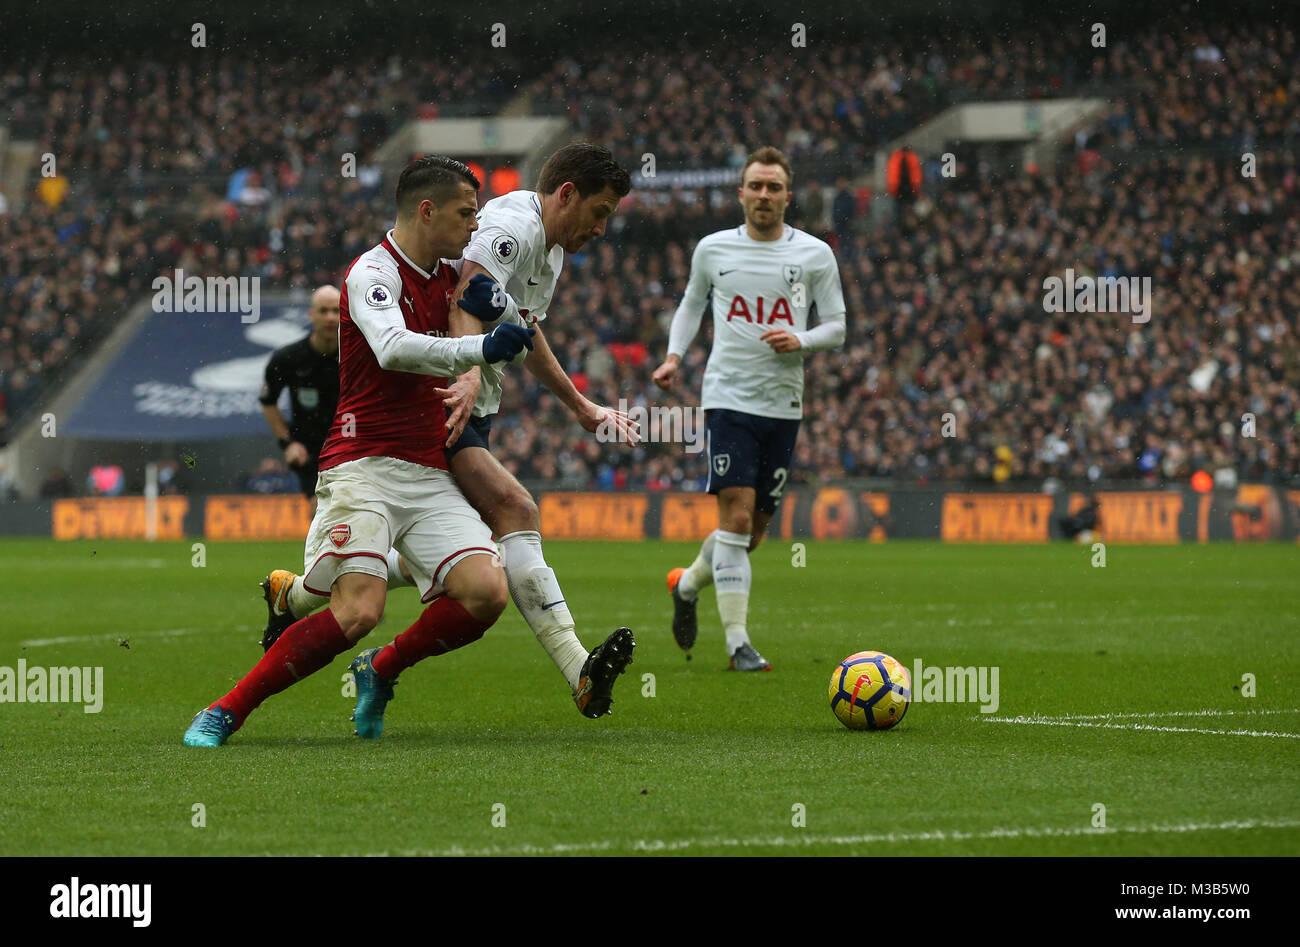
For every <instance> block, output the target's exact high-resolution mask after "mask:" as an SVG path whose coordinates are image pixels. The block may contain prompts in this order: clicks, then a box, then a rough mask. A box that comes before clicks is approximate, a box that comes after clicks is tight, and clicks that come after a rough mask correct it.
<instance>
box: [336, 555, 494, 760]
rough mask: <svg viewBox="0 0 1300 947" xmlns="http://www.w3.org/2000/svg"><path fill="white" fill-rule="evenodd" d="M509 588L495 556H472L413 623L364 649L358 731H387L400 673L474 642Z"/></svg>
mask: <svg viewBox="0 0 1300 947" xmlns="http://www.w3.org/2000/svg"><path fill="white" fill-rule="evenodd" d="M508 600H509V594H508V593H507V591H506V582H505V577H504V576H503V575H502V572H501V569H500V568H499V567H498V566H497V564H496V561H495V558H494V557H492V556H488V555H475V556H468V557H466V558H464V559H462V560H460V561H459V562H457V563H456V564H455V565H454V566H452V567H451V569H450V570H449V571H448V573H447V576H446V578H445V579H444V580H443V592H442V594H441V595H438V596H437V597H436V598H434V600H433V602H432V603H430V604H429V606H428V607H427V608H426V609H425V610H424V611H423V612H422V613H421V614H420V617H419V618H417V619H416V620H415V623H414V624H413V625H411V627H410V628H408V629H406V631H404V632H402V633H401V634H400V635H398V636H397V637H396V638H395V639H394V640H393V642H392V643H391V644H389V645H387V646H386V647H383V648H371V649H369V650H367V651H362V652H361V653H360V654H359V655H357V656H356V658H355V659H354V660H353V661H352V665H351V668H350V670H351V671H352V674H353V678H354V680H355V681H356V686H357V705H356V709H355V710H354V711H353V714H352V720H353V723H355V724H356V733H357V736H359V737H364V738H366V739H375V738H377V737H379V736H381V735H382V734H383V732H384V710H385V708H386V707H387V706H388V702H389V701H390V700H392V699H393V686H394V685H395V684H396V683H397V675H398V674H400V673H401V672H402V671H404V670H406V669H407V668H408V667H410V666H411V665H413V664H415V663H416V662H417V661H421V660H423V659H424V658H428V657H433V656H435V655H439V654H446V653H447V652H448V651H455V650H456V649H457V648H463V647H465V645H468V644H472V643H473V642H475V641H477V640H478V639H479V638H481V637H483V633H484V632H485V631H487V629H488V628H490V627H492V624H493V623H494V622H495V621H496V620H497V618H498V617H499V616H500V615H501V613H502V612H503V611H504V610H505V607H506V602H507V601H508Z"/></svg>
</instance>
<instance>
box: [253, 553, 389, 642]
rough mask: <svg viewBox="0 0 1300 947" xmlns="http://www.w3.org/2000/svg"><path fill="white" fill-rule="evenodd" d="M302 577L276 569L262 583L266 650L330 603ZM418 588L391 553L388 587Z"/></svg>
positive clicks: (285, 570)
mask: <svg viewBox="0 0 1300 947" xmlns="http://www.w3.org/2000/svg"><path fill="white" fill-rule="evenodd" d="M302 578H303V577H302V576H300V575H298V574H297V573H294V572H290V571H289V570H288V569H273V570H272V571H271V572H270V573H269V574H268V575H267V576H266V578H264V579H263V580H262V581H261V583H260V588H261V589H262V600H263V601H264V602H266V627H265V628H264V629H262V650H263V651H267V650H269V649H270V647H271V645H273V644H275V641H276V639H277V638H279V637H280V635H282V634H283V633H284V630H285V629H286V628H288V627H289V626H290V625H292V624H293V623H294V622H296V621H297V620H298V619H299V618H306V617H307V616H308V615H310V614H311V613H312V612H314V611H316V609H318V608H320V607H321V606H322V605H324V604H325V603H326V602H328V601H329V599H328V598H326V597H325V596H323V595H317V594H316V593H314V592H309V591H308V590H307V589H306V588H305V587H304V586H303V584H302ZM404 585H415V579H413V578H411V570H410V569H409V568H407V565H406V563H405V562H404V561H403V560H402V558H401V556H399V555H398V553H397V550H396V549H390V550H388V587H389V588H390V589H396V588H401V587H402V586H404Z"/></svg>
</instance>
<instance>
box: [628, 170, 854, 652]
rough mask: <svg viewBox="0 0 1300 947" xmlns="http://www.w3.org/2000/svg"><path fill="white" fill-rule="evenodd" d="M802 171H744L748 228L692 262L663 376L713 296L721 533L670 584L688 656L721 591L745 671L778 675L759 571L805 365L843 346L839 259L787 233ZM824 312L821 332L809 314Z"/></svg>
mask: <svg viewBox="0 0 1300 947" xmlns="http://www.w3.org/2000/svg"><path fill="white" fill-rule="evenodd" d="M792 183H793V173H792V172H791V170H790V162H789V161H788V160H786V157H785V155H783V154H782V153H781V152H780V151H778V150H777V149H775V148H770V147H768V148H760V149H758V150H757V151H755V152H754V153H753V154H751V155H750V156H749V158H748V159H747V160H746V161H745V166H744V168H743V169H742V170H741V180H740V203H741V206H742V207H743V208H744V211H745V222H744V223H743V224H741V225H740V226H738V227H733V228H732V229H730V230H720V231H718V232H717V233H713V234H709V235H708V236H707V237H705V238H703V239H702V240H701V241H700V242H699V243H698V244H697V245H696V247H695V254H694V256H692V258H691V275H690V279H689V281H688V282H687V285H686V294H685V296H684V297H683V298H682V301H681V304H680V305H679V306H678V307H677V312H676V314H675V315H674V316H673V322H672V328H671V329H670V330H669V339H668V357H667V358H666V359H665V360H664V363H663V364H662V365H660V366H659V367H658V368H657V369H655V373H654V380H655V383H656V384H658V385H659V387H660V388H663V389H665V390H669V389H671V388H672V384H673V381H674V379H675V378H676V377H677V370H678V367H679V366H680V364H681V359H682V355H683V354H685V352H686V349H687V347H688V346H689V345H690V343H691V340H692V339H693V338H694V337H695V334H696V333H697V332H698V331H699V328H700V319H701V317H702V315H703V311H704V306H705V302H706V300H707V299H708V298H709V296H710V294H711V295H712V297H713V306H712V308H713V350H712V351H711V352H710V353H709V361H708V364H707V366H706V367H705V369H704V390H703V394H702V397H701V399H700V404H701V406H702V407H703V408H704V412H705V421H706V425H707V432H708V441H707V445H708V458H709V486H708V489H709V492H710V493H713V494H716V495H717V497H718V528H717V529H716V530H715V531H714V532H713V533H711V534H710V535H709V537H708V538H707V539H705V540H704V544H703V546H701V547H700V552H699V555H698V556H696V557H695V561H694V562H693V563H691V565H690V566H689V567H687V568H685V569H674V570H673V571H672V572H670V573H669V574H668V589H669V592H670V593H671V594H672V597H673V606H674V614H673V637H674V638H675V639H676V640H677V644H678V645H679V646H680V647H681V648H682V649H683V650H685V651H686V652H688V656H689V652H690V649H691V648H692V647H693V646H694V644H695V637H696V634H697V632H698V624H697V621H696V614H695V604H696V599H697V598H698V596H699V594H700V591H701V590H702V589H704V588H705V587H707V586H708V585H710V584H715V585H716V586H717V596H718V615H719V617H721V619H722V624H723V628H724V631H725V633H726V646H727V654H728V655H729V656H730V658H731V667H732V668H733V669H734V670H737V671H767V670H770V669H771V667H772V665H771V664H770V663H769V662H768V660H767V659H766V658H764V657H763V656H762V655H761V654H759V653H758V651H756V650H755V649H754V646H753V644H751V643H750V640H749V632H748V629H747V626H746V617H747V613H748V611H749V590H750V585H751V570H750V564H749V554H750V553H751V552H753V551H754V549H756V548H758V544H759V543H760V542H761V541H762V539H763V534H764V533H765V532H766V531H767V525H768V523H769V522H770V521H771V519H772V514H773V513H775V512H776V507H777V505H778V504H779V503H780V502H781V494H782V493H783V492H784V490H785V484H786V480H787V479H788V478H789V475H790V461H791V458H792V457H793V455H794V444H795V439H796V438H797V437H798V434H799V421H800V420H801V419H802V418H803V357H804V355H805V354H807V353H809V352H817V351H822V350H824V349H833V348H837V347H838V346H840V345H843V344H844V294H843V292H842V291H841V289H840V276H839V266H838V264H837V263H836V261H835V254H834V252H833V251H832V250H831V248H830V247H829V246H827V244H826V243H825V242H824V241H821V240H818V239H817V238H816V237H814V236H812V235H810V234H806V233H804V232H803V231H801V230H796V229H794V228H793V227H791V226H789V225H788V224H786V223H785V210H786V207H787V205H788V204H789V203H790V186H791V184H792ZM813 306H816V308H817V325H816V326H814V327H812V328H809V326H808V321H809V320H808V316H809V311H810V310H811V308H812V307H813Z"/></svg>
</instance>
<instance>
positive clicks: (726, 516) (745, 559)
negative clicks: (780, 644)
mask: <svg viewBox="0 0 1300 947" xmlns="http://www.w3.org/2000/svg"><path fill="white" fill-rule="evenodd" d="M755 498H756V496H755V491H754V488H753V487H723V488H722V489H721V490H720V491H718V531H717V533H716V534H715V536H716V538H715V540H714V545H713V582H714V584H715V585H716V586H717V595H718V616H719V617H720V618H721V619H722V627H723V630H724V632H725V633H726V637H727V654H728V655H730V657H731V667H732V670H736V671H769V670H771V669H772V665H771V664H770V663H768V660H767V659H766V658H764V657H763V656H762V655H761V654H759V653H758V652H757V651H756V650H754V646H753V645H752V644H750V641H749V631H748V629H747V626H746V621H747V618H748V614H749V589H750V586H751V584H752V581H753V573H752V571H751V569H750V565H749V549H750V543H751V541H752V540H753V534H754V527H755V514H754V505H755ZM764 525H766V524H764Z"/></svg>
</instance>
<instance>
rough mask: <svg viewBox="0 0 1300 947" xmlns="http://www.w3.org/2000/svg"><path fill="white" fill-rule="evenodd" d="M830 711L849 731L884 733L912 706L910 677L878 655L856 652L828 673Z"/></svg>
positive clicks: (888, 658) (897, 666)
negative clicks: (829, 677)
mask: <svg viewBox="0 0 1300 947" xmlns="http://www.w3.org/2000/svg"><path fill="white" fill-rule="evenodd" d="M830 697H831V710H832V711H834V712H835V716H836V717H838V718H839V721H840V723H842V724H844V726H846V727H848V728H849V729H850V730H888V729H889V728H890V727H892V726H894V725H895V724H897V723H898V722H899V721H900V720H902V719H903V715H904V714H905V713H907V708H908V705H909V704H911V702H912V675H911V674H909V673H908V672H907V668H905V667H903V665H902V664H901V663H900V662H898V661H895V660H894V659H893V658H891V657H890V656H889V655H887V654H882V653H881V652H879V651H859V652H858V653H857V654H851V655H849V656H848V657H847V658H845V659H844V660H843V661H841V662H840V663H839V664H838V665H837V666H836V668H835V670H834V671H833V672H831V687H830Z"/></svg>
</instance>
